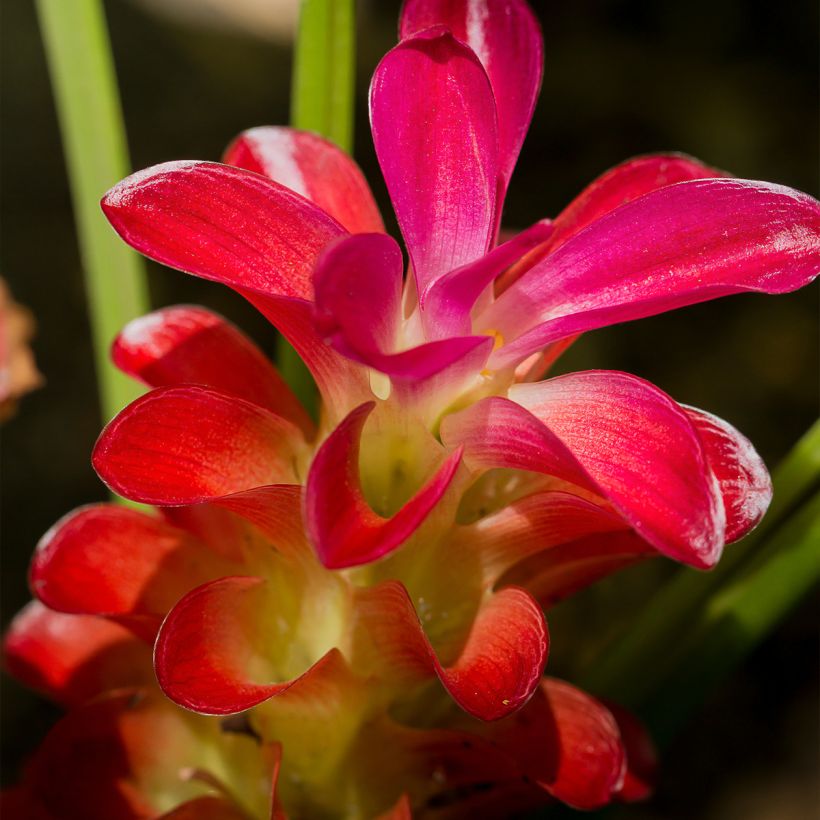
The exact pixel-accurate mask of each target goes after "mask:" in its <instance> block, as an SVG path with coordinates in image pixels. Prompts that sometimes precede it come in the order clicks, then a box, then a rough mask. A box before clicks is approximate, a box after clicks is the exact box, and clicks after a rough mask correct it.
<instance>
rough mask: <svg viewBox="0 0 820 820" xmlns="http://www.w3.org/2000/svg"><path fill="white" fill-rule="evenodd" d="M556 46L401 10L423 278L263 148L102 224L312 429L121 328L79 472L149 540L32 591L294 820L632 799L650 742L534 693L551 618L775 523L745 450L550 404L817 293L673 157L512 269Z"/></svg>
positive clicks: (379, 113)
mask: <svg viewBox="0 0 820 820" xmlns="http://www.w3.org/2000/svg"><path fill="white" fill-rule="evenodd" d="M541 49H542V46H541V37H540V32H539V30H538V26H537V23H536V21H535V18H534V17H533V15H532V13H531V11H530V10H529V8H528V7H527V5H526V4H525V3H524V2H523V1H522V0H484V2H479V3H475V2H466V0H462V1H461V2H436V0H409V2H407V3H406V4H405V7H404V10H403V15H402V21H401V41H400V43H399V44H398V45H397V46H396V47H395V48H394V49H393V50H392V51H391V52H390V53H389V54H387V56H386V57H385V58H384V59H383V60H382V62H381V63H380V65H379V66H378V68H377V69H376V72H375V75H374V78H373V83H372V87H371V123H372V130H373V137H374V142H375V146H376V151H377V154H378V157H379V162H380V164H381V167H382V170H383V172H384V176H385V180H386V182H387V187H388V190H389V192H390V196H391V199H392V202H393V205H394V208H395V211H396V215H397V217H398V222H399V225H400V227H401V231H402V235H403V238H404V242H405V246H406V250H407V255H408V262H409V268H410V271H411V274H410V275H407V276H406V277H405V275H404V269H405V260H404V258H403V254H402V250H401V248H400V247H399V245H398V244H397V242H396V241H395V240H394V239H393V238H391V237H390V236H388V235H387V234H386V233H385V232H384V227H383V223H382V220H381V217H380V215H379V212H378V210H377V208H376V206H375V204H374V200H373V197H372V195H371V194H370V192H369V189H368V187H367V184H366V182H365V181H364V179H363V177H362V175H361V173H360V171H359V170H358V168H357V167H356V166H355V165H354V164H353V162H352V160H350V159H349V158H348V157H347V156H345V155H344V154H343V153H342V152H340V151H339V150H338V149H336V148H335V147H334V146H332V145H331V144H329V143H327V142H326V141H324V140H322V139H320V138H319V137H316V136H314V135H311V134H307V133H303V132H298V131H294V130H291V129H287V128H258V129H253V130H251V131H248V132H246V133H244V134H243V135H241V136H240V137H239V139H238V140H237V141H236V142H235V143H234V144H233V145H232V146H231V147H230V148H229V149H228V152H227V154H226V156H225V164H217V163H208V162H177V163H169V164H166V165H160V166H157V167H155V168H151V169H148V170H146V171H143V172H140V173H138V174H135V175H133V176H132V177H129V178H128V179H126V180H125V181H123V182H122V183H120V184H119V185H118V186H116V187H115V188H114V189H113V190H112V191H110V192H109V193H108V194H107V195H106V196H105V198H104V199H103V209H104V211H105V213H106V215H107V216H108V218H109V220H110V221H111V223H112V225H113V226H114V228H115V229H116V230H117V231H118V232H119V234H120V235H121V236H122V237H123V238H124V239H125V240H126V241H127V242H128V243H129V244H130V245H132V246H133V247H134V248H136V249H137V250H139V251H141V252H142V253H144V254H146V255H148V256H150V257H151V258H153V259H155V260H157V261H159V262H162V263H164V264H166V265H169V266H171V267H174V268H178V269H181V270H184V271H187V272H189V273H192V274H194V275H197V276H200V277H204V278H206V279H212V280H214V281H218V282H222V283H223V284H227V285H228V286H230V287H231V288H233V289H234V290H236V291H237V292H239V293H240V294H242V295H243V296H245V297H246V298H247V299H248V300H249V301H250V302H251V303H252V304H254V305H255V306H256V307H257V308H258V309H259V310H261V311H262V312H263V313H264V314H265V315H266V316H267V317H268V318H269V319H270V320H271V322H272V323H273V324H274V325H275V326H276V327H277V328H278V330H279V331H280V332H281V333H282V334H283V335H284V336H286V337H287V338H288V340H289V341H290V342H291V343H292V344H293V346H294V347H295V348H296V350H297V351H298V352H299V354H300V355H301V356H302V358H303V359H304V360H305V362H306V363H307V365H308V366H309V367H310V369H311V371H312V373H313V375H314V377H315V378H316V381H317V384H318V386H319V390H320V392H321V396H322V400H323V407H322V413H321V417H320V419H319V422H318V425H317V426H314V424H313V422H312V421H311V420H310V419H309V418H308V417H307V415H306V414H305V412H304V410H303V409H302V408H301V407H300V406H299V405H298V402H296V400H295V399H294V398H293V396H292V395H291V394H290V392H289V391H288V389H287V388H286V387H285V385H284V383H283V382H282V380H281V378H280V377H279V375H278V374H277V373H276V371H275V370H274V369H273V368H272V367H271V366H270V365H269V364H268V362H267V361H266V360H265V358H264V357H263V356H262V355H261V354H260V353H259V351H258V350H257V349H256V348H255V347H254V346H253V345H252V344H251V343H250V342H249V341H248V340H247V339H246V338H245V337H244V336H242V335H241V334H240V333H239V332H238V331H237V330H236V329H235V328H233V327H232V326H231V325H229V324H227V323H226V322H224V321H223V320H221V319H220V318H219V317H215V316H214V315H213V314H210V313H208V312H206V311H203V310H201V309H198V308H189V307H180V308H169V309H166V310H163V311H158V312H156V313H154V314H151V315H150V316H148V317H144V318H143V319H139V320H137V321H136V322H133V323H132V324H130V325H129V326H128V327H127V328H126V329H125V330H124V331H123V333H122V335H121V336H120V338H119V339H118V340H117V342H116V343H115V346H114V360H115V361H116V363H117V365H118V366H119V367H120V368H121V369H122V370H124V371H125V372H126V373H128V374H130V375H132V376H134V377H135V378H138V379H140V380H141V381H143V382H145V383H146V384H147V385H149V386H150V387H152V388H154V389H153V390H152V391H151V392H149V393H147V394H146V395H145V396H143V397H142V398H140V399H138V400H137V401H135V402H134V403H133V404H131V405H130V406H129V407H127V408H126V409H125V410H123V411H122V413H120V415H118V416H117V417H116V418H115V419H114V420H113V421H112V422H111V423H110V424H109V425H108V427H107V428H106V429H105V431H104V432H103V434H102V435H101V437H100V440H99V442H98V443H97V446H96V449H95V452H94V466H95V468H96V469H97V471H98V473H99V474H100V476H101V477H102V478H103V480H104V481H105V482H106V483H107V484H108V485H109V486H110V487H111V488H112V489H113V490H115V491H116V492H118V493H120V494H122V495H124V496H126V497H128V498H131V499H134V500H137V501H141V502H144V503H148V504H152V505H155V506H158V507H160V508H161V509H162V518H155V517H151V516H146V515H144V514H142V513H136V512H133V511H130V510H124V509H121V508H110V507H96V508H91V509H88V510H85V511H81V512H79V513H75V514H74V515H72V516H71V517H69V518H67V519H65V520H64V521H63V522H61V523H60V524H58V525H57V527H56V529H55V531H54V532H52V533H51V534H49V535H48V536H47V537H46V539H45V540H44V542H43V543H42V544H41V546H40V548H39V549H38V552H37V554H36V556H35V560H34V562H33V565H32V586H33V589H34V590H35V592H36V593H37V595H38V596H39V597H40V598H41V600H42V601H43V602H44V603H46V604H47V605H48V606H50V607H52V608H53V609H56V610H60V611H62V612H67V613H73V614H74V616H80V615H82V616H103V617H105V618H108V619H109V620H113V621H116V622H117V623H119V624H121V625H123V626H125V627H127V628H128V629H129V630H130V631H131V632H132V633H134V634H136V635H137V636H139V638H140V639H141V640H142V641H148V642H152V641H153V640H154V637H155V636H156V643H155V649H154V665H155V669H156V674H157V679H158V682H159V685H160V686H161V688H162V689H163V691H164V692H165V693H166V694H167V695H168V696H169V697H170V698H171V700H173V701H174V702H175V703H177V704H179V705H180V706H183V707H185V708H186V709H188V710H192V711H195V712H200V713H205V714H209V715H227V714H233V713H236V712H247V720H248V723H249V725H250V726H251V727H252V729H253V731H254V733H255V734H256V735H257V736H258V737H259V738H261V741H260V743H261V746H260V748H265V749H271V748H274V745H275V748H277V749H279V748H280V745H279V744H281V749H282V753H281V754H282V757H281V774H280V783H281V784H282V789H281V791H282V795H281V799H282V803H283V804H284V807H285V809H288V810H290V811H295V812H296V813H297V814H299V813H300V812H303V813H304V812H305V811H317V810H326V809H328V807H333V808H334V809H335V810H345V809H344V806H346V807H347V808H348V809H350V810H352V809H351V807H352V806H355V807H356V808H357V810H358V811H359V813H362V812H363V811H364V812H365V813H367V814H368V816H376V814H378V813H380V812H385V811H390V810H391V808H390V807H391V806H393V807H394V808H393V809H392V811H393V815H392V816H394V817H399V816H406V814H407V811H408V810H409V809H408V806H412V807H413V808H414V809H418V810H419V811H420V812H422V813H423V812H424V811H428V812H431V813H432V812H434V811H435V810H436V807H437V806H439V807H440V806H442V805H444V806H447V807H449V808H452V810H453V812H454V813H456V812H459V811H460V812H462V813H469V812H470V811H471V809H472V810H479V809H480V811H481V812H482V813H483V814H482V816H493V813H495V814H498V815H501V816H504V815H505V814H509V813H510V812H511V811H513V810H514V809H515V808H517V807H519V806H530V805H533V804H537V803H539V802H540V801H542V800H544V799H549V797H554V798H557V799H560V800H563V801H565V802H567V803H569V804H570V805H574V806H578V807H582V808H594V807H597V806H601V805H604V804H605V803H606V802H608V801H609V800H611V799H613V798H621V799H634V798H637V797H640V796H642V795H644V794H645V793H646V791H647V790H648V786H647V780H648V779H649V778H650V770H651V768H652V766H651V758H650V756H648V755H647V754H646V749H645V739H644V738H643V737H642V736H641V734H640V731H638V730H637V729H636V728H635V726H634V724H633V723H632V721H631V719H630V718H628V717H625V716H623V715H622V714H621V713H620V711H619V710H617V709H614V711H613V710H610V709H608V708H607V707H606V706H604V705H603V704H602V703H600V702H598V701H596V700H595V699H593V698H591V697H590V696H588V695H586V694H584V693H582V692H580V691H578V690H577V689H574V688H573V687H571V686H570V685H569V684H566V683H563V682H561V681H556V680H555V679H550V678H546V679H544V678H542V672H543V669H544V665H545V663H546V660H547V654H548V644H549V639H548V632H547V625H546V620H545V616H544V612H543V610H544V609H545V608H548V607H549V606H551V605H552V604H553V603H555V602H556V601H558V600H560V599H561V598H563V597H565V596H566V595H568V594H571V593H572V592H574V591H576V590H577V589H579V588H581V587H583V586H586V585H587V584H589V583H591V582H593V581H595V580H597V579H598V578H600V577H602V576H603V575H606V574H608V573H610V572H612V571H613V570H615V569H618V568H620V567H623V566H625V565H627V564H630V563H633V562H635V561H638V560H642V559H644V558H647V557H651V556H654V555H658V554H663V555H666V556H669V557H671V558H674V559H675V560H678V561H681V562H684V563H686V564H689V565H692V566H695V567H698V568H707V567H711V566H713V565H714V564H715V563H716V562H717V560H718V559H719V557H720V554H721V551H722V550H723V547H724V545H725V544H726V543H729V542H731V541H734V540H736V539H738V538H740V537H742V536H743V535H744V534H745V533H746V532H748V531H749V530H750V529H751V528H752V527H754V526H755V524H756V523H757V522H758V521H759V520H760V517H761V516H762V515H763V513H764V512H765V510H766V507H767V505H768V503H769V500H770V496H771V485H770V481H769V477H768V473H767V471H766V469H765V466H764V465H763V464H762V462H761V460H760V458H759V457H758V455H757V454H756V452H755V451H754V449H753V447H752V445H751V444H750V443H749V442H748V441H747V440H746V439H745V438H744V437H743V436H742V435H741V434H740V433H739V432H738V431H736V430H735V429H734V428H733V427H731V426H730V425H729V424H727V423H726V422H724V421H721V420H720V419H717V418H715V417H713V416H711V415H709V414H708V413H705V412H703V411H700V410H695V409H693V408H688V407H685V406H682V405H680V404H678V403H677V402H675V401H674V400H673V399H672V398H670V397H669V396H667V395H666V394H664V393H663V392H662V391H661V390H659V389H658V388H656V387H654V386H652V385H650V384H648V383H647V382H645V381H643V380H641V379H639V378H637V377H634V376H630V375H628V374H625V373H619V372H608V371H589V372H584V373H573V374H570V375H565V376H561V377H558V378H552V379H547V380H545V381H538V379H540V378H541V377H542V376H543V375H545V374H546V372H547V371H548V369H549V367H550V366H551V365H552V363H553V362H554V361H555V359H556V358H557V357H558V356H560V354H561V353H562V352H563V350H564V349H566V347H567V346H568V345H569V344H570V343H571V342H572V340H574V339H575V338H576V337H577V336H578V335H579V334H581V333H582V332H584V331H586V330H592V329H594V328H598V327H601V326H604V325H606V324H613V323H617V322H622V321H626V320H628V319H636V318H640V317H643V316H648V315H651V314H655V313H659V312H662V311H664V310H667V309H670V308H673V307H679V306H683V305H687V304H693V303H695V302H699V301H703V300H705V299H710V298H713V297H715V296H723V295H728V294H730V293H738V292H742V291H762V292H767V293H780V292H785V291H789V290H794V289H796V288H799V287H802V286H803V285H805V284H807V283H808V282H809V281H810V280H811V279H812V278H813V277H814V276H816V273H817V269H818V259H819V258H820V239H819V238H818V237H819V236H820V206H819V205H818V203H817V202H816V201H815V200H813V199H811V198H810V197H808V196H806V195H805V194H801V193H799V192H796V191H792V190H790V189H787V188H783V187H782V186H778V185H773V184H769V183H761V182H750V181H744V180H737V179H733V178H729V177H727V176H726V175H724V174H722V173H720V172H718V171H715V170H714V169H711V168H709V167H707V166H705V165H702V164H701V163H699V162H697V161H695V160H693V159H689V158H686V157H682V156H677V155H674V156H672V155H669V156H666V155H665V156H652V157H644V158H639V159H636V160H631V161H629V162H626V163H624V164H623V165H621V166H618V167H617V168H615V169H613V170H612V171H610V172H608V173H607V174H605V175H604V176H603V177H601V178H600V179H598V180H597V181H596V182H594V183H593V184H592V185H591V186H590V187H589V188H587V189H586V190H585V191H584V192H583V193H582V194H581V195H580V196H579V197H578V198H577V199H576V200H575V201H574V202H573V203H571V204H570V205H569V207H568V208H567V209H566V210H565V211H564V212H562V213H561V214H560V215H559V216H558V217H556V219H555V220H553V221H550V220H547V219H545V220H542V221H540V222H537V223H535V224H534V225H533V226H532V227H530V228H528V229H527V230H525V231H523V232H522V233H520V234H518V235H516V236H514V237H513V238H512V239H509V240H508V241H507V242H504V243H503V244H499V243H498V235H499V225H500V222H501V213H502V205H503V200H504V196H505V193H506V190H507V186H508V184H509V181H510V177H511V174H512V169H513V166H514V164H515V161H516V158H517V155H518V151H519V149H520V147H521V143H522V141H523V138H524V135H525V133H526V130H527V127H528V125H529V121H530V118H531V116H532V112H533V108H534V105H535V100H536V96H537V91H538V88H539V85H540V77H541V63H542V50H541ZM23 634H26V630H23ZM23 645H27V644H26V642H25V640H24V641H23ZM18 646H19V644H18ZM34 654H35V660H36V658H42V655H37V653H34ZM17 655H18V656H19V658H23V657H24V656H25V657H28V655H27V654H26V651H24V649H20V650H19V651H18V652H17ZM42 663H43V662H42V660H40V661H37V662H32V665H33V668H35V669H39V668H40V664H42ZM44 665H45V672H43V674H45V675H46V677H48V674H47V673H48V671H49V670H48V662H45V664H44ZM38 674H39V673H38ZM103 688H105V686H103ZM444 693H446V694H447V695H448V696H449V698H450V699H451V700H452V703H454V704H457V705H458V706H459V707H461V710H463V711H459V710H456V709H453V708H452V706H451V703H450V700H449V699H448V698H446V697H442V695H443V694H444ZM118 708H119V707H118ZM215 742H217V745H218V741H215ZM385 750H389V752H386V751H385ZM277 761H278V758H277ZM276 771H277V772H279V763H278V762H277V764H276ZM487 784H489V786H488V785H487ZM488 789H489V792H488ZM403 795H406V797H403ZM268 796H269V795H268ZM344 800H347V801H349V803H346V804H345V803H343V801H344ZM442 801H444V802H442ZM448 801H449V802H448ZM363 806H364V807H365V808H364V809H363V808H362V807H363ZM445 811H446V810H445Z"/></svg>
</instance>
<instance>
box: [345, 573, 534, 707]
mask: <svg viewBox="0 0 820 820" xmlns="http://www.w3.org/2000/svg"><path fill="white" fill-rule="evenodd" d="M357 614H358V617H359V618H360V619H361V624H362V631H363V638H362V640H363V641H366V642H367V644H365V645H367V646H368V647H369V649H368V651H369V652H371V653H372V655H371V657H370V659H369V663H370V664H372V665H373V668H374V669H375V670H377V672H376V673H377V674H378V673H381V674H384V675H387V676H388V677H391V678H393V677H395V678H397V679H399V680H405V681H412V680H423V679H424V678H425V677H428V676H429V675H431V674H433V673H435V674H436V675H438V677H439V678H440V680H441V682H442V683H443V684H444V686H445V688H446V689H447V691H448V692H449V693H450V694H451V695H452V697H453V699H454V700H455V701H456V702H457V703H458V705H459V706H461V708H462V709H464V710H465V711H466V712H468V713H469V714H471V715H473V716H475V717H477V718H479V719H481V720H498V719H500V718H503V717H505V716H506V715H509V714H510V713H511V712H514V711H515V710H516V709H518V708H520V707H521V706H522V704H524V703H526V701H527V700H528V699H529V697H530V696H531V695H532V693H533V692H534V691H535V689H536V687H537V685H538V681H539V680H540V677H541V672H542V671H543V668H544V664H545V663H546V661H547V653H548V650H549V635H548V632H547V624H546V621H545V620H544V615H543V613H542V612H541V609H540V608H539V606H538V605H537V604H536V602H535V601H534V600H533V599H532V598H531V597H530V596H529V595H528V594H527V593H526V592H525V591H524V590H522V589H515V588H513V587H508V588H506V589H503V590H501V591H499V592H497V593H495V594H494V595H492V596H491V597H490V598H488V599H487V600H486V601H485V602H484V603H483V605H482V606H481V607H480V609H479V611H478V614H477V615H476V617H475V620H474V622H473V624H472V626H471V628H470V631H469V634H468V635H467V636H466V639H465V641H464V644H463V646H462V648H461V651H460V653H459V655H458V657H457V658H456V659H455V660H454V661H453V662H452V663H450V664H448V665H444V664H443V663H442V662H441V660H440V659H439V658H438V656H437V654H436V652H435V650H434V649H433V647H432V645H431V644H430V641H429V640H428V638H427V636H426V635H425V633H424V630H423V628H422V626H421V622H420V621H419V618H418V615H417V614H416V610H415V608H414V607H413V603H412V601H411V600H410V597H409V595H408V594H407V590H406V589H405V588H404V586H403V585H402V584H401V583H399V582H398V581H385V582H383V583H382V584H380V585H379V586H377V587H372V588H369V589H363V590H360V591H359V595H358V599H357Z"/></svg>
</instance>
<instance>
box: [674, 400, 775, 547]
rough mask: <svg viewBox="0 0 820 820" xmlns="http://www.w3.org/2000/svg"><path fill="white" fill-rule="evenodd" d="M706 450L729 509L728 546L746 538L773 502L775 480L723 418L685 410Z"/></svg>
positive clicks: (703, 411) (743, 438)
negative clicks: (773, 483) (773, 481)
mask: <svg viewBox="0 0 820 820" xmlns="http://www.w3.org/2000/svg"><path fill="white" fill-rule="evenodd" d="M683 409H684V410H685V411H686V414H687V415H688V416H689V418H690V419H691V420H692V422H693V424H694V425H695V429H696V430H697V431H698V434H699V435H700V438H701V441H702V442H703V446H704V448H705V450H706V457H707V458H708V460H709V466H710V467H711V468H712V472H713V473H714V474H715V476H716V477H717V480H718V484H720V492H721V495H722V496H723V506H724V507H725V508H726V543H727V544H731V543H732V541H737V540H738V539H739V538H743V536H744V535H746V533H748V532H749V531H750V530H752V529H754V528H755V527H756V526H757V524H758V522H759V521H760V519H761V518H763V516H764V514H765V513H766V510H767V509H768V508H769V503H770V502H771V500H772V479H771V477H770V476H769V471H768V470H767V469H766V465H765V464H764V463H763V459H761V458H760V456H759V455H758V454H757V451H756V450H755V448H754V445H753V444H752V442H751V441H749V439H747V438H746V436H744V435H743V433H741V432H740V431H739V430H736V429H735V428H734V427H732V425H731V424H729V423H728V422H726V421H723V419H720V418H718V417H717V416H713V415H712V414H711V413H707V412H706V411H705V410H697V409H696V408H694V407H684V408H683Z"/></svg>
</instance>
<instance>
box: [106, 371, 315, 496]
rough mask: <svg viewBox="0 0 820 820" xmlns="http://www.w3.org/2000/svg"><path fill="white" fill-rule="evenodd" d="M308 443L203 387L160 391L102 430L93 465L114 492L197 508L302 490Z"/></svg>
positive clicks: (290, 428) (258, 411)
mask: <svg viewBox="0 0 820 820" xmlns="http://www.w3.org/2000/svg"><path fill="white" fill-rule="evenodd" d="M303 441H304V439H303V438H302V434H301V432H300V431H299V429H298V428H297V427H295V426H294V425H293V424H291V423H290V422H289V421H286V420H285V419H282V418H280V417H278V416H274V415H273V414H272V413H270V412H268V411H267V410H264V409H263V408H261V407H259V406H257V405H255V404H250V403H249V402H246V401H243V400H242V399H238V398H234V397H231V396H225V395H223V394H221V393H217V392H215V391H213V390H208V389H206V388H204V387H193V386H184V387H161V388H158V389H157V390H154V391H152V392H151V393H148V394H147V395H145V396H142V397H140V398H139V399H137V400H136V401H135V402H133V403H132V404H130V405H129V406H128V407H126V408H125V410H123V411H122V412H121V413H120V414H119V415H118V416H117V417H116V418H115V419H114V420H113V421H111V422H110V423H109V424H108V426H107V427H106V428H105V430H103V432H102V434H101V435H100V438H99V440H98V441H97V444H96V446H95V448H94V454H93V456H92V462H93V464H94V469H95V470H96V471H97V473H98V474H99V475H100V477H101V478H102V480H103V481H105V482H106V484H108V486H109V487H111V488H112V489H113V490H114V491H115V492H117V493H119V494H120V495H124V496H126V497H128V498H132V499H134V500H136V501H142V502H144V503H147V504H159V505H173V504H196V503H198V502H201V501H207V500H209V499H211V498H214V497H218V496H223V495H228V494H230V493H235V492H241V491H242V490H247V489H251V488H253V487H258V486H263V485H266V484H273V483H295V482H296V479H297V477H296V475H295V472H294V461H295V459H296V458H297V455H298V453H299V450H300V447H301V446H302V444H303Z"/></svg>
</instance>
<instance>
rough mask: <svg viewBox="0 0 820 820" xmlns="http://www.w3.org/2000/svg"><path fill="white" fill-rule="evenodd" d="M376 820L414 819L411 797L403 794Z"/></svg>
mask: <svg viewBox="0 0 820 820" xmlns="http://www.w3.org/2000/svg"><path fill="white" fill-rule="evenodd" d="M376 820H413V812H412V811H410V798H409V797H408V796H407V795H406V794H403V795H402V796H401V797H400V798H399V799H398V801H397V802H396V805H395V806H393V807H392V808H391V809H389V810H388V811H386V812H384V813H383V814H380V815H379V816H378V817H377V818H376Z"/></svg>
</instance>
